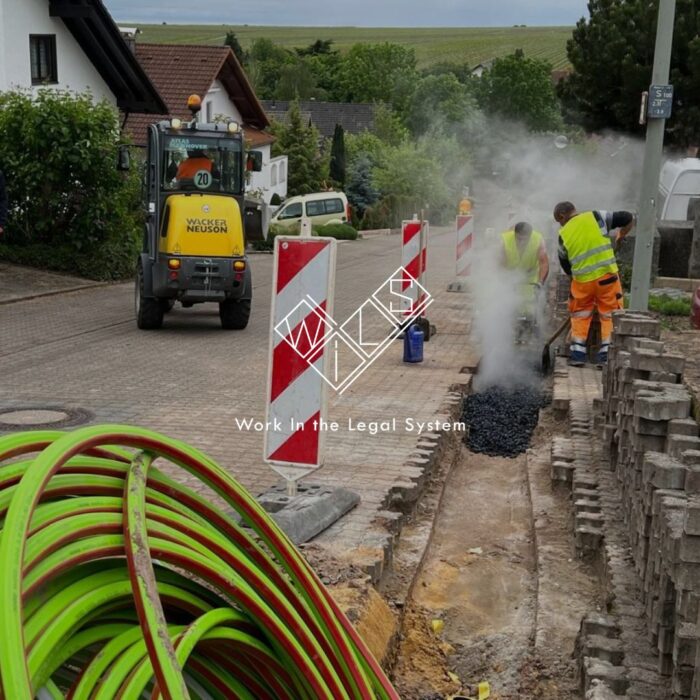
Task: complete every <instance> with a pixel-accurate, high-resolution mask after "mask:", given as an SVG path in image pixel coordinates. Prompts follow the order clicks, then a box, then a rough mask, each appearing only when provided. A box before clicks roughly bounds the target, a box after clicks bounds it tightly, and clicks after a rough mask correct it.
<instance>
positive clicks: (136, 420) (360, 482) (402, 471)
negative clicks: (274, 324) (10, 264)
mask: <svg viewBox="0 0 700 700" xmlns="http://www.w3.org/2000/svg"><path fill="white" fill-rule="evenodd" d="M399 246H400V239H399V237H398V236H389V237H381V238H377V239H374V240H365V241H358V242H354V243H342V244H340V245H339V246H338V266H337V283H336V308H335V316H336V317H338V318H341V319H342V318H347V317H348V316H349V315H351V314H352V313H353V312H354V311H355V309H356V308H357V307H359V305H360V304H361V303H362V302H363V301H364V300H365V299H366V298H367V296H369V294H370V293H371V292H372V291H373V290H374V289H376V288H377V287H378V286H379V285H380V284H381V283H382V282H383V281H384V280H385V279H386V278H387V277H388V276H389V275H390V274H391V273H392V272H394V270H396V269H397V268H398V266H399V265H400V249H399ZM453 246H454V237H453V234H452V233H451V232H450V231H448V230H445V229H441V230H438V229H435V230H434V231H433V232H432V233H431V241H430V252H429V271H428V287H429V289H430V291H431V292H432V293H433V294H434V295H435V296H436V298H437V299H436V302H435V304H434V305H433V306H432V307H431V309H430V311H429V314H428V316H429V318H430V320H431V322H432V323H433V324H435V325H436V326H437V328H438V335H437V336H436V337H434V338H433V339H431V341H430V342H429V343H427V344H426V346H425V362H424V363H423V364H421V365H406V364H404V363H403V362H402V361H401V359H402V346H401V343H400V342H396V343H394V345H393V346H392V347H390V349H389V350H388V351H387V352H386V353H385V354H384V355H383V356H382V357H380V358H379V360H378V361H377V362H376V363H375V364H374V365H373V366H372V367H371V368H370V369H369V370H368V371H367V372H366V373H365V374H364V375H363V376H361V377H360V378H359V379H358V380H357V381H356V382H355V383H354V384H353V385H352V386H351V387H350V388H349V389H348V390H347V391H346V393H345V394H343V396H337V395H336V394H335V393H334V392H331V393H330V409H329V418H330V419H331V420H334V421H338V422H339V423H340V425H341V430H340V431H339V432H338V433H331V434H329V435H328V443H327V444H328V451H327V458H326V466H325V467H324V468H323V469H322V470H321V471H320V472H319V473H318V474H316V475H314V476H313V477H312V478H313V479H314V481H318V482H321V483H324V484H329V485H342V486H347V487H351V488H352V489H354V490H356V491H358V492H359V493H360V495H361V497H362V503H361V505H360V506H359V507H358V508H356V509H355V510H354V511H353V512H352V513H351V514H350V515H349V516H346V517H345V518H344V519H343V521H342V522H341V523H339V524H338V525H336V526H335V527H334V528H332V529H331V530H330V531H328V532H327V533H326V534H325V535H324V536H322V538H321V539H322V540H323V541H325V542H327V543H329V544H332V546H333V547H334V549H335V550H336V552H337V553H342V552H344V551H346V550H348V549H351V548H355V549H356V551H362V548H363V547H370V546H374V545H375V544H376V537H377V532H376V531H374V530H373V528H372V527H371V523H372V521H373V519H374V517H375V514H376V512H377V511H378V510H381V508H382V504H383V503H384V501H385V499H386V498H387V496H388V494H389V492H390V490H391V488H392V486H394V485H395V484H397V483H401V482H402V481H405V480H406V479H407V477H406V473H407V472H410V470H411V469H413V468H414V467H410V466H407V460H408V459H409V457H410V456H411V455H412V454H414V453H415V450H416V447H417V443H418V441H419V439H420V436H419V435H418V434H417V433H415V432H413V433H411V432H408V431H407V430H406V429H404V425H403V421H404V419H406V418H414V419H416V420H419V421H431V420H434V419H435V417H436V416H437V415H438V414H440V413H441V412H442V413H443V414H444V413H445V411H444V401H445V397H446V395H447V393H448V391H449V389H450V387H451V386H453V385H454V384H455V383H457V382H461V383H462V384H463V383H465V375H464V374H461V375H460V374H459V373H460V369H461V368H462V367H463V366H465V365H467V364H469V360H468V356H469V354H470V351H469V348H468V337H467V336H468V328H469V309H468V298H467V296H466V295H464V294H448V293H447V292H446V291H445V290H446V287H447V283H448V282H449V281H451V278H452V274H453V270H454V263H453V255H454V253H453ZM251 260H252V267H253V279H254V300H253V314H252V319H251V323H250V325H249V327H248V329H247V330H245V331H243V332H239V333H236V332H224V331H222V330H221V328H220V325H219V318H218V308H217V307H216V306H215V305H206V306H199V307H195V308H194V309H188V310H185V309H181V308H180V307H179V305H178V306H177V307H176V308H175V309H174V310H173V311H172V312H171V313H170V314H169V315H168V316H167V317H166V321H165V324H164V327H163V329H162V330H160V331H157V332H143V331H138V330H137V328H136V325H135V322H134V318H133V311H132V307H133V285H132V284H121V285H115V286H109V287H99V288H93V289H88V290H82V291H78V292H72V293H65V294H59V295H56V296H50V297H43V298H38V299H31V300H28V301H23V302H18V303H13V304H8V305H4V306H0V377H1V378H2V379H1V381H0V410H3V409H7V408H16V407H30V408H40V407H42V406H52V407H56V406H65V407H69V408H76V407H79V408H82V409H85V410H87V411H89V412H90V413H91V414H92V415H93V416H94V422H118V423H127V424H136V425H142V426H146V427H149V428H152V429H155V430H158V431H161V432H163V433H166V434H169V435H172V436H175V437H178V438H181V439H184V440H186V441H188V442H190V443H192V444H194V445H197V446H198V447H201V448H203V449H204V450H205V451H207V452H208V453H209V454H210V455H211V456H212V457H214V458H215V459H217V460H218V461H219V463H220V464H222V465H223V466H224V467H225V468H226V469H227V470H228V471H229V472H230V473H231V474H232V475H233V476H235V477H236V478H237V479H239V480H240V481H241V482H242V483H243V484H244V485H245V486H246V487H248V488H249V489H250V490H251V491H253V492H254V493H257V492H260V491H262V490H264V489H266V488H268V487H269V486H271V485H272V484H273V483H274V482H275V481H276V476H275V474H274V473H273V472H272V471H271V470H270V469H269V468H268V467H267V466H266V465H265V464H264V463H263V461H262V442H263V434H262V432H257V431H254V430H251V431H246V430H239V429H238V428H237V427H236V424H235V419H236V418H240V419H246V418H248V419H253V420H263V419H264V415H265V405H264V396H265V386H266V377H267V354H268V342H269V307H270V291H271V271H272V256H270V255H265V254H257V255H252V256H251ZM393 417H395V418H397V419H398V430H397V431H396V432H389V433H379V434H377V435H370V434H368V433H366V432H351V431H350V430H349V429H348V420H349V419H353V421H359V420H363V421H373V420H386V419H389V418H393ZM182 478H183V480H185V481H187V477H186V475H182ZM358 548H359V549H358Z"/></svg>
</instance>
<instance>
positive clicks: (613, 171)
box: [471, 123, 643, 389]
mask: <svg viewBox="0 0 700 700" xmlns="http://www.w3.org/2000/svg"><path fill="white" fill-rule="evenodd" d="M559 145H562V140H561V139H560V140H559ZM642 157H643V144H642V143H641V142H638V141H633V140H630V139H629V138H619V137H615V136H609V137H605V138H598V139H589V140H587V141H585V142H584V143H581V144H576V143H572V144H567V146H566V148H558V147H557V145H556V144H555V135H541V136H540V135H533V134H530V133H528V132H527V131H526V130H525V129H524V128H522V127H520V126H518V125H514V124H502V123H501V124H495V125H493V128H492V130H491V131H490V132H489V134H488V135H487V138H486V141H485V146H484V148H483V149H482V153H481V159H482V160H481V162H480V163H479V166H480V168H479V170H477V172H476V173H475V178H474V182H473V183H472V184H473V187H472V192H473V194H474V199H475V220H476V246H475V249H474V262H473V265H472V270H473V273H472V274H473V277H472V278H471V297H472V304H473V325H472V331H473V333H472V335H473V340H474V341H475V343H476V344H477V345H478V347H479V348H480V350H481V358H482V359H481V364H480V370H479V377H478V378H477V380H476V388H477V389H483V388H485V387H487V386H493V385H497V386H503V387H513V386H518V385H523V384H531V383H533V382H534V381H536V377H537V368H538V366H539V362H540V358H541V351H542V347H543V345H544V342H545V339H546V335H547V333H548V331H549V328H548V327H547V324H546V321H545V317H546V315H547V314H546V313H545V311H546V310H545V309H544V308H542V306H543V305H544V304H545V303H546V299H547V298H552V289H551V286H552V285H553V284H555V283H556V280H557V278H558V277H559V274H560V267H559V262H558V259H557V253H556V251H557V239H558V226H557V225H556V224H555V222H554V221H553V218H552V212H553V209H554V206H555V205H556V204H557V202H559V201H563V200H567V201H571V202H573V203H574V204H575V206H576V207H577V208H578V210H579V211H587V210H591V209H604V210H618V209H631V210H634V209H636V205H635V202H636V198H637V194H638V192H637V188H638V174H639V171H640V169H641V163H642ZM519 221H527V222H529V223H530V224H532V226H533V227H534V228H535V230H538V231H540V232H541V233H542V234H543V236H544V238H545V242H546V246H547V251H548V254H549V258H550V273H549V279H548V284H549V287H550V288H549V289H548V290H545V291H544V293H543V294H542V295H541V297H540V304H541V305H542V306H541V307H540V309H539V314H538V320H539V329H538V333H537V334H536V335H535V337H534V338H532V342H531V344H530V347H529V349H528V348H527V347H526V346H524V345H519V344H517V343H516V340H517V338H516V333H517V328H518V326H517V318H518V317H519V316H520V315H521V314H520V313H519V312H520V310H521V308H522V284H523V280H522V279H521V278H519V277H518V276H517V275H516V274H513V273H512V272H508V271H506V270H504V269H503V267H502V264H501V262H500V255H501V252H500V251H501V250H502V244H501V236H500V234H501V232H502V231H506V230H508V229H512V228H513V226H514V225H515V223H517V222H519ZM488 229H493V231H494V232H493V233H492V234H491V235H490V236H487V234H486V231H487V230H488Z"/></svg>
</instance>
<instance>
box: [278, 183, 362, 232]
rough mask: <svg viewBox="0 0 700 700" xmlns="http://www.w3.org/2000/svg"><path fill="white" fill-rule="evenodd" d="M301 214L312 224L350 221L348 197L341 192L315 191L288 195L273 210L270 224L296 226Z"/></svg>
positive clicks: (321, 224)
mask: <svg viewBox="0 0 700 700" xmlns="http://www.w3.org/2000/svg"><path fill="white" fill-rule="evenodd" d="M302 216H306V217H307V218H309V219H311V224H312V225H313V226H323V225H324V224H346V223H348V222H349V221H350V208H349V206H348V198H347V197H346V196H345V193H343V192H315V193H314V194H303V195H299V196H297V197H290V198H289V199H288V200H287V201H286V202H285V203H284V204H283V205H282V206H281V207H280V208H279V209H278V210H277V211H276V212H275V215H274V216H273V217H272V220H271V221H270V225H271V226H283V227H284V228H290V229H291V228H294V227H296V228H298V227H299V222H300V221H301V217H302Z"/></svg>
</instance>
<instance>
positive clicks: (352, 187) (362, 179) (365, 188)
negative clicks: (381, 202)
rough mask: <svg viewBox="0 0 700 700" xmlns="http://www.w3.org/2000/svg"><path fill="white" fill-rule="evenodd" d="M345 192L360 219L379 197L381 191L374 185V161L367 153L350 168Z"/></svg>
mask: <svg viewBox="0 0 700 700" xmlns="http://www.w3.org/2000/svg"><path fill="white" fill-rule="evenodd" d="M345 194H346V195H347V197H348V201H349V202H350V204H351V205H352V208H353V211H355V212H356V214H357V217H358V218H359V219H361V218H362V217H363V216H364V215H365V211H367V209H369V207H371V206H372V205H373V204H374V203H375V202H376V201H377V200H378V199H379V192H377V190H376V189H375V188H374V186H373V185H372V161H370V159H369V158H368V157H367V156H366V155H362V156H360V157H359V158H357V160H356V161H355V163H354V164H353V166H352V168H350V169H349V172H348V178H347V182H346V184H345Z"/></svg>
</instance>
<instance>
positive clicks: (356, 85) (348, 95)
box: [338, 42, 417, 115]
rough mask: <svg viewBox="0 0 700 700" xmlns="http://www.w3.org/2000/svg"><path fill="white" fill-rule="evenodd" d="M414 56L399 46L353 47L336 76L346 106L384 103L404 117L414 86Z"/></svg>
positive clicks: (388, 44)
mask: <svg viewBox="0 0 700 700" xmlns="http://www.w3.org/2000/svg"><path fill="white" fill-rule="evenodd" d="M416 76H417V73H416V55H415V52H414V51H413V49H409V48H406V47H404V46H400V45H399V44H390V43H388V42H387V43H384V44H355V45H354V46H353V47H352V48H351V49H350V51H349V52H348V54H347V55H346V56H345V58H344V60H343V62H342V64H341V66H340V70H339V73H338V84H339V91H340V93H341V96H342V100H343V101H345V102H387V103H388V104H390V105H391V106H392V107H393V108H394V109H395V110H396V111H398V112H399V114H402V115H403V114H405V112H406V109H407V107H408V103H409V101H410V99H411V95H412V93H413V86H414V84H415V82H416Z"/></svg>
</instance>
